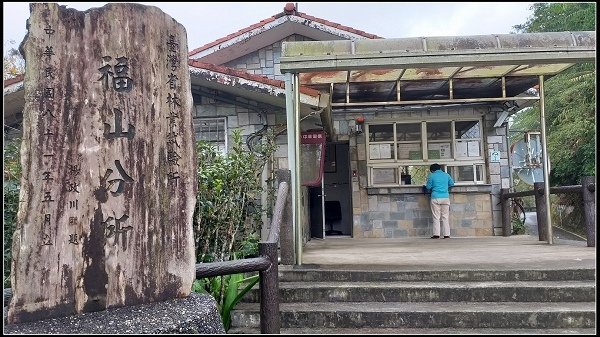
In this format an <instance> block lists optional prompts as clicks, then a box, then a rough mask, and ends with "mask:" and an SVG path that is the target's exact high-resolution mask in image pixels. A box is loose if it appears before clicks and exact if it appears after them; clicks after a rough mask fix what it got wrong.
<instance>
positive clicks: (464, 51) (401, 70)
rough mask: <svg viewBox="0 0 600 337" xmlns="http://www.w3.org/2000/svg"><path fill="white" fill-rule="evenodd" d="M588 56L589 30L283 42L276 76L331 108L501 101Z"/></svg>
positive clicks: (592, 39)
mask: <svg viewBox="0 0 600 337" xmlns="http://www.w3.org/2000/svg"><path fill="white" fill-rule="evenodd" d="M595 54H596V33H595V32H592V31H589V32H555V33H529V34H506V35H478V36H455V37H423V38H402V39H380V40H357V41H304V42H284V43H283V50H282V57H281V71H282V72H292V73H298V74H299V78H300V84H302V85H306V86H311V87H314V88H318V89H321V90H327V91H329V92H331V94H332V102H333V106H334V107H335V106H349V105H378V103H379V104H386V105H387V104H403V103H418V102H423V101H427V102H428V101H436V102H442V103H449V102H454V101H460V100H462V101H463V102H466V101H472V100H488V101H502V100H510V99H511V98H513V97H516V96H517V95H520V94H522V93H523V92H525V91H527V90H528V89H529V88H532V87H533V86H535V85H536V84H538V83H539V76H540V75H543V76H545V77H546V78H548V77H551V76H553V75H556V74H558V73H560V72H561V71H563V70H565V69H567V68H568V67H570V66H572V65H574V64H576V63H584V62H594V60H595V57H596V55H595ZM520 96H523V95H520Z"/></svg>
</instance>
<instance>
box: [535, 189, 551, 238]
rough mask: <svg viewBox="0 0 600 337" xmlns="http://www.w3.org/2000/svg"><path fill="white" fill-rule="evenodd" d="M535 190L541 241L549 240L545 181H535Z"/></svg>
mask: <svg viewBox="0 0 600 337" xmlns="http://www.w3.org/2000/svg"><path fill="white" fill-rule="evenodd" d="M533 190H534V191H535V214H536V216H537V226H538V235H539V238H540V241H546V240H548V230H547V229H548V226H547V223H546V219H547V217H546V198H545V193H544V183H542V182H538V183H533Z"/></svg>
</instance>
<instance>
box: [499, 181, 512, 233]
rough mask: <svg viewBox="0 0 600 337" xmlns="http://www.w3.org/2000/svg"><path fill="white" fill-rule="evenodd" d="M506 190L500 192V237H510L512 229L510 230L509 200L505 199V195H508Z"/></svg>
mask: <svg viewBox="0 0 600 337" xmlns="http://www.w3.org/2000/svg"><path fill="white" fill-rule="evenodd" d="M508 191H509V189H508V188H503V189H501V190H500V204H501V205H502V236H510V234H511V231H512V228H511V216H510V207H509V206H508V205H509V204H510V199H509V198H506V193H508Z"/></svg>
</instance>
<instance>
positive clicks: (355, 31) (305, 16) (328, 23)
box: [188, 12, 382, 56]
mask: <svg viewBox="0 0 600 337" xmlns="http://www.w3.org/2000/svg"><path fill="white" fill-rule="evenodd" d="M284 15H295V16H297V17H300V18H303V19H307V20H312V21H315V22H318V23H321V24H324V25H326V26H330V27H333V28H337V29H340V30H344V31H347V32H349V33H352V34H357V35H361V36H364V37H366V38H369V39H382V37H380V36H377V35H375V34H369V33H366V32H364V31H362V30H358V29H354V28H352V27H348V26H344V25H341V24H339V23H335V22H331V21H328V20H325V19H320V18H317V17H314V16H312V15H308V14H306V13H302V12H295V13H294V14H286V13H285V12H281V13H277V14H275V15H273V16H271V17H270V18H266V19H264V20H261V21H260V22H258V23H255V24H253V25H251V26H248V27H246V28H243V29H240V30H238V31H237V32H235V33H231V34H229V35H227V36H225V37H222V38H220V39H217V40H215V41H213V42H210V43H207V44H205V45H203V46H201V47H198V48H196V49H194V50H192V51H190V52H189V54H188V55H189V56H192V55H194V54H197V53H199V52H201V51H203V50H206V49H208V48H211V47H214V46H216V45H218V44H221V43H223V42H225V41H227V40H230V39H233V38H234V37H236V36H239V35H242V34H244V33H247V32H249V31H251V30H253V29H255V28H258V27H261V26H264V25H266V24H267V23H269V22H272V21H275V20H277V19H279V18H280V17H282V16H284Z"/></svg>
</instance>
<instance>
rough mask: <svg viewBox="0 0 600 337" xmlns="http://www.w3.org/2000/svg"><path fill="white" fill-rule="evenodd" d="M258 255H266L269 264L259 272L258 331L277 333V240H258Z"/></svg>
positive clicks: (278, 323) (279, 325)
mask: <svg viewBox="0 0 600 337" xmlns="http://www.w3.org/2000/svg"><path fill="white" fill-rule="evenodd" d="M258 250H259V253H260V256H266V257H268V258H269V260H270V261H271V266H270V267H269V268H268V269H266V270H264V271H261V272H259V274H260V282H259V283H260V333H262V334H279V333H280V329H281V318H280V316H279V274H278V273H279V271H278V266H277V257H278V254H277V242H260V243H259V245H258Z"/></svg>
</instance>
